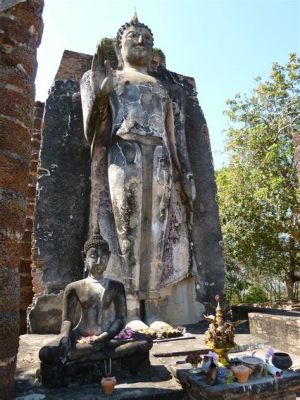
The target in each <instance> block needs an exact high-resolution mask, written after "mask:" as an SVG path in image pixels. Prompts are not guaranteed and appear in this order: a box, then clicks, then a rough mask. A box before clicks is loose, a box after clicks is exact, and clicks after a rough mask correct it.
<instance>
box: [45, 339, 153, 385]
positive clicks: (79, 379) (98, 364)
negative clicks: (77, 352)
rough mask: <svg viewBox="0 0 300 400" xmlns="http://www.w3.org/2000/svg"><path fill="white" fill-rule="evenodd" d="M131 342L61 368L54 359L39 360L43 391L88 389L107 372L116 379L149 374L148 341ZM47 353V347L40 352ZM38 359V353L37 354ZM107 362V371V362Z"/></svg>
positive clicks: (136, 340)
mask: <svg viewBox="0 0 300 400" xmlns="http://www.w3.org/2000/svg"><path fill="white" fill-rule="evenodd" d="M140 336H141V337H140V338H137V339H135V340H132V341H127V342H122V343H121V344H120V345H119V346H118V347H116V348H111V347H109V346H108V347H107V348H106V349H103V351H102V352H101V353H100V352H98V353H97V352H95V353H93V354H91V355H90V356H89V357H86V358H85V359H79V360H74V361H68V362H66V363H65V364H62V363H61V362H60V361H57V360H58V359H57V358H53V360H52V361H51V360H49V361H50V362H45V361H46V359H45V358H43V357H41V360H42V361H41V364H40V370H39V379H40V381H41V383H42V385H43V386H45V387H47V388H59V387H64V386H69V385H74V384H76V385H89V384H93V383H99V384H100V381H101V378H102V377H104V376H106V372H105V362H104V360H106V367H107V372H108V373H109V372H111V375H112V376H115V377H116V378H117V380H119V379H130V378H136V377H139V378H142V377H144V376H145V375H148V376H149V374H150V366H151V364H150V360H149V350H150V349H151V347H152V341H151V340H149V339H148V338H146V337H145V336H144V335H140ZM43 349H46V350H47V347H44V348H42V349H41V351H42V350H43ZM40 355H41V352H40ZM110 359H111V371H109V360H110Z"/></svg>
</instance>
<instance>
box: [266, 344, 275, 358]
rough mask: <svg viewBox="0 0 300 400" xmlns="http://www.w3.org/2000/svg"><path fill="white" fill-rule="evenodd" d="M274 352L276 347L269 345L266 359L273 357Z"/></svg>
mask: <svg viewBox="0 0 300 400" xmlns="http://www.w3.org/2000/svg"><path fill="white" fill-rule="evenodd" d="M273 354H274V349H273V348H272V347H269V348H268V350H267V351H266V355H265V357H266V360H268V359H269V358H271V357H272V355H273Z"/></svg>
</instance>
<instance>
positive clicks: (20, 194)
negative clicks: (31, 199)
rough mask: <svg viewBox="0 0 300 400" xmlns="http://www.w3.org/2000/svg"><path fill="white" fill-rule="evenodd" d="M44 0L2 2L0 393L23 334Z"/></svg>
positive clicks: (8, 392) (9, 382) (8, 384)
mask: <svg viewBox="0 0 300 400" xmlns="http://www.w3.org/2000/svg"><path fill="white" fill-rule="evenodd" d="M42 9H43V0H6V1H4V2H3V1H2V2H1V3H0V25H1V30H0V57H1V63H0V80H1V86H0V110H1V111H0V130H1V137H0V148H1V151H0V227H1V228H0V393H1V398H2V399H9V398H11V397H12V390H13V384H14V371H15V365H16V357H17V351H18V340H19V301H20V289H19V271H18V266H19V261H20V256H21V251H22V248H21V240H22V237H23V235H24V228H25V217H26V202H27V193H28V190H27V185H28V170H29V161H30V156H31V128H32V113H33V104H34V79H35V75H36V68H37V62H36V49H37V47H38V45H39V43H40V40H41V35H42V28H43V23H42V19H41V14H42Z"/></svg>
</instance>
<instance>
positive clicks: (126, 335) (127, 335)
mask: <svg viewBox="0 0 300 400" xmlns="http://www.w3.org/2000/svg"><path fill="white" fill-rule="evenodd" d="M132 335H133V330H132V329H131V328H129V327H128V328H125V329H123V330H122V331H121V332H119V333H118V334H117V335H116V336H115V339H121V340H128V339H131V338H132Z"/></svg>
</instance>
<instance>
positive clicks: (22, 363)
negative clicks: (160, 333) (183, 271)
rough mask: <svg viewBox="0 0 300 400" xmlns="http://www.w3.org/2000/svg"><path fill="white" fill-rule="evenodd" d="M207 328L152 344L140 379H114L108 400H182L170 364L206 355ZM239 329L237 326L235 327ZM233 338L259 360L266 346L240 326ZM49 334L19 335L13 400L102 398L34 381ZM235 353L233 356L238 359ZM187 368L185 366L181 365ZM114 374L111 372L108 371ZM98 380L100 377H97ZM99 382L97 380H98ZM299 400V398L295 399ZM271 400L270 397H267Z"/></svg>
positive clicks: (298, 364)
mask: <svg viewBox="0 0 300 400" xmlns="http://www.w3.org/2000/svg"><path fill="white" fill-rule="evenodd" d="M206 328H207V325H206V324H205V323H200V324H196V325H192V326H188V327H187V330H188V332H190V333H192V334H193V336H195V338H194V339H188V340H177V341H166V342H161V343H154V344H153V347H152V349H151V351H150V362H151V369H150V371H149V373H148V374H146V375H144V376H143V378H142V379H141V378H136V379H134V378H131V379H118V384H117V386H116V387H115V390H114V392H113V395H111V396H110V399H112V400H134V399H136V400H140V399H145V400H186V399H188V397H186V394H185V392H184V391H183V389H182V386H181V385H180V384H179V383H178V381H177V379H176V378H175V377H174V376H173V375H172V369H173V366H174V365H178V366H182V367H183V368H184V363H185V361H184V360H185V357H186V355H187V354H189V353H191V352H193V351H199V350H200V351H201V352H202V353H206V352H207V348H206V347H205V345H204V337H203V332H204V331H205V329H206ZM239 328H240V327H239ZM238 331H239V332H241V333H239V334H237V335H236V343H237V344H238V348H237V349H236V350H237V351H239V352H241V351H243V352H244V354H245V352H246V353H247V354H251V353H252V351H256V353H255V355H257V356H258V357H263V356H264V354H265V352H266V349H267V348H268V343H267V342H266V341H263V340H261V339H258V338H256V337H254V336H252V335H250V334H249V333H248V331H247V329H245V327H242V330H240V329H239V330H238ZM53 337H54V336H53V335H22V336H21V337H20V349H19V354H18V364H17V372H16V393H15V396H16V397H15V400H43V399H47V400H59V399H63V400H92V399H93V400H98V399H104V398H105V396H104V394H103V393H102V390H101V388H100V385H98V384H94V385H87V386H82V385H79V384H73V385H72V386H69V387H66V388H61V389H46V388H44V387H42V386H41V384H40V382H39V381H38V380H37V379H36V371H37V370H38V369H39V359H38V352H39V349H40V348H41V347H42V346H44V345H45V344H46V343H47V342H49V340H50V339H52V338H53ZM239 355H241V353H236V354H234V356H239ZM291 356H292V360H293V368H294V369H295V370H296V369H299V371H300V357H294V356H293V354H291ZM185 367H187V365H186V366H185ZM112 372H113V373H114V370H113V371H112ZM99 378H100V377H99ZM99 380H100V379H99ZM299 399H300V397H299ZM270 400H271V398H270Z"/></svg>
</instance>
